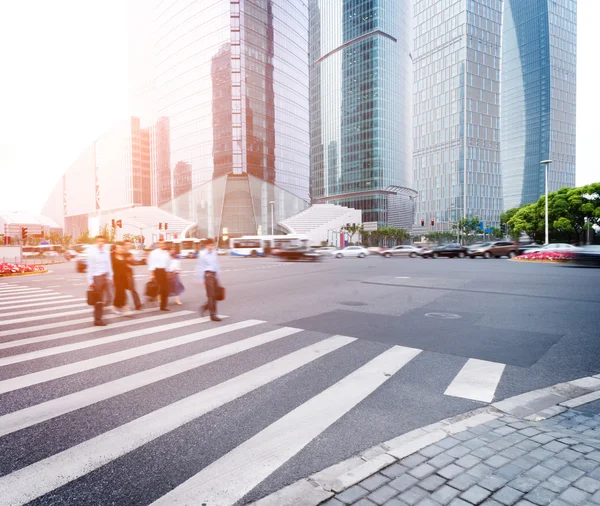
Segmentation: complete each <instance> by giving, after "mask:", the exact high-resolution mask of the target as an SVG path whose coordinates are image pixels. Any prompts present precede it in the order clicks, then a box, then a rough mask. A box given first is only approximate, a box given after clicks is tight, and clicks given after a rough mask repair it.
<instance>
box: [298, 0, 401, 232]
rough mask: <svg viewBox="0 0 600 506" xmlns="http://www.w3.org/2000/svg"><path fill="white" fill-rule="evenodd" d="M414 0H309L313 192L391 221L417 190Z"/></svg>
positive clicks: (365, 218)
mask: <svg viewBox="0 0 600 506" xmlns="http://www.w3.org/2000/svg"><path fill="white" fill-rule="evenodd" d="M411 12H412V0H368V1H365V0H310V3H309V13H310V14H309V15H310V17H309V29H310V37H309V61H310V98H311V109H310V114H311V122H310V128H311V197H312V200H313V202H330V203H335V204H341V205H345V206H349V207H353V208H355V209H360V210H361V211H362V213H363V221H370V222H373V221H376V222H378V223H380V224H390V221H391V216H392V215H393V214H394V213H393V212H392V210H391V209H390V205H391V201H392V200H393V199H390V195H398V194H401V195H407V196H412V193H411V192H412V190H410V189H409V187H410V186H412V173H411V152H412V149H411V112H410V110H411V101H412V89H411V79H412V63H411V55H410V47H411V32H410V24H411V16H412V14H411ZM411 220H412V218H411Z"/></svg>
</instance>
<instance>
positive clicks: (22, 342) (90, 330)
mask: <svg viewBox="0 0 600 506" xmlns="http://www.w3.org/2000/svg"><path fill="white" fill-rule="evenodd" d="M181 313H185V314H188V312H187V311H185V312H184V311H178V312H173V313H167V314H163V313H161V314H158V315H156V316H150V317H149V318H132V319H127V320H125V321H122V322H117V323H112V324H111V325H109V326H107V327H85V328H83V329H75V330H67V331H66V332H59V333H56V334H45V335H42V336H35V337H28V338H25V339H16V340H14V341H7V342H4V343H0V350H6V349H8V348H18V347H20V346H26V345H28V344H35V343H43V342H46V341H54V340H57V339H64V338H68V337H75V336H87V335H89V334H97V333H98V332H107V331H112V330H114V329H121V328H123V327H130V326H132V325H143V324H146V323H152V322H157V321H161V320H166V319H171V318H173V317H174V316H173V315H178V314H181ZM105 318H119V316H118V315H110V316H105ZM88 321H89V320H88Z"/></svg>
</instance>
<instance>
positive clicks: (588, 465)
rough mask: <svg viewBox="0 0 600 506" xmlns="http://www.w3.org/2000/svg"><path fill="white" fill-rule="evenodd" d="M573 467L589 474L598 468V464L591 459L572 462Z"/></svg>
mask: <svg viewBox="0 0 600 506" xmlns="http://www.w3.org/2000/svg"><path fill="white" fill-rule="evenodd" d="M571 465H572V466H573V467H575V468H576V469H579V470H580V471H583V472H585V473H589V472H591V471H593V470H594V469H596V468H597V467H598V462H594V461H593V460H589V459H577V460H574V461H573V462H571Z"/></svg>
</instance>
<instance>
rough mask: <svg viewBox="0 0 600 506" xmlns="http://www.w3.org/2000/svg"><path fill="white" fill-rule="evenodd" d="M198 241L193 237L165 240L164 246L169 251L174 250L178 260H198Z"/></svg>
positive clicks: (199, 241)
mask: <svg viewBox="0 0 600 506" xmlns="http://www.w3.org/2000/svg"><path fill="white" fill-rule="evenodd" d="M200 243H201V240H200V239H196V238H194V237H182V238H180V239H167V240H165V244H166V245H167V249H168V250H169V251H170V250H171V249H172V248H175V251H176V254H177V256H178V257H179V258H198V253H199V252H200Z"/></svg>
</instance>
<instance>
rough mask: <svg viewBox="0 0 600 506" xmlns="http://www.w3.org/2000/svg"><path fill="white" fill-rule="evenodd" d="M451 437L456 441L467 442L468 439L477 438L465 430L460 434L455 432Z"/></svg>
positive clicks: (476, 435) (473, 433)
mask: <svg viewBox="0 0 600 506" xmlns="http://www.w3.org/2000/svg"><path fill="white" fill-rule="evenodd" d="M452 437H453V438H454V439H458V440H459V441H469V440H470V439H473V438H476V437H479V434H476V433H475V432H471V431H470V430H469V429H467V430H463V431H461V432H457V433H456V434H452Z"/></svg>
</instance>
